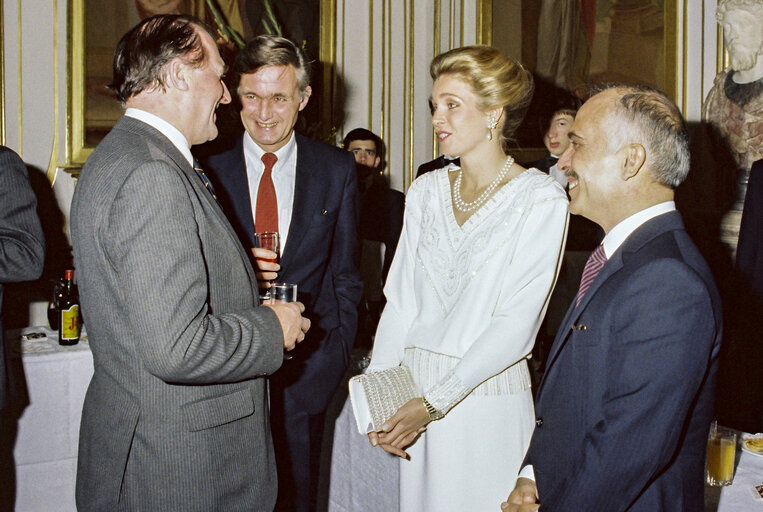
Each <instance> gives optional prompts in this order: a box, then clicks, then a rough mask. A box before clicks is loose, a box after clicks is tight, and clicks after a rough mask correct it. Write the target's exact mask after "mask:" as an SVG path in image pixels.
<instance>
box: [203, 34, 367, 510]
mask: <svg viewBox="0 0 763 512" xmlns="http://www.w3.org/2000/svg"><path fill="white" fill-rule="evenodd" d="M233 90H234V95H235V97H236V99H237V101H238V102H239V104H240V105H239V106H240V109H241V112H240V115H241V121H242V122H243V125H244V128H245V129H246V131H245V133H244V134H242V136H241V137H240V138H238V140H237V142H236V146H235V147H234V148H233V149H232V150H229V151H227V152H224V153H221V154H218V155H214V156H212V157H210V158H209V161H208V162H207V167H208V168H209V169H210V171H212V172H213V176H212V178H213V180H214V184H215V188H216V190H217V191H218V194H219V197H220V201H221V204H222V205H223V209H224V210H225V211H226V213H227V215H228V217H229V218H230V220H231V222H232V223H233V225H234V227H235V228H236V231H237V233H238V236H239V238H240V239H241V242H242V243H243V244H244V246H245V247H253V246H254V238H253V237H254V232H255V231H258V232H260V231H278V232H279V233H280V238H281V260H280V266H279V264H277V263H270V262H268V261H265V259H264V258H272V257H274V256H275V255H274V254H273V253H270V252H269V251H265V250H264V249H260V248H256V249H254V250H253V253H254V255H255V258H256V260H255V265H256V266H257V268H258V278H259V279H260V280H261V281H262V283H263V284H264V285H266V283H267V282H268V281H269V280H272V279H276V278H277V279H278V280H279V281H283V282H289V283H296V284H297V285H298V293H299V297H300V300H302V301H303V302H304V303H305V307H306V313H305V314H306V315H307V316H308V317H309V318H310V319H311V320H312V322H313V326H314V327H313V329H312V330H311V335H310V336H309V337H308V342H307V343H305V344H303V345H302V346H301V347H300V348H299V350H296V351H294V354H293V359H292V360H291V361H288V362H287V363H286V364H284V366H283V367H282V368H281V370H280V371H279V372H278V373H276V375H275V376H274V377H273V379H272V380H271V383H272V386H271V405H272V418H273V437H274V440H275V445H276V462H277V465H278V505H277V509H278V510H279V511H289V510H299V511H307V510H314V509H315V501H316V495H317V484H318V468H319V466H320V449H321V440H322V434H323V423H324V412H325V410H326V407H327V406H328V403H329V400H330V399H331V396H332V395H333V393H334V391H335V389H336V387H337V385H338V384H339V382H340V381H341V378H342V376H343V374H344V372H345V370H346V368H347V365H348V363H349V358H350V352H351V350H352V344H353V341H354V338H355V329H356V325H357V317H358V311H357V306H358V302H359V300H360V296H361V293H362V281H361V279H360V274H359V272H358V267H357V257H358V231H357V216H358V183H357V175H356V172H355V161H354V159H353V157H352V155H351V154H350V153H348V152H346V151H343V150H341V149H339V148H336V147H332V146H329V145H326V144H323V143H320V142H316V141H314V140H310V139H308V138H306V137H304V136H302V135H300V134H299V133H296V132H294V125H295V123H296V121H297V117H298V114H299V112H300V111H301V110H302V109H303V108H304V107H305V106H306V105H307V102H308V100H309V98H310V94H311V88H310V85H309V70H308V62H307V59H306V57H305V55H304V52H303V51H302V50H301V49H300V48H299V47H298V46H296V45H295V44H294V43H292V42H291V41H289V40H287V39H284V38H281V37H275V36H258V37H256V38H255V39H253V40H252V41H250V42H249V43H248V44H247V45H246V47H244V48H243V49H242V50H241V51H240V52H239V54H238V55H237V56H236V61H235V63H234V65H233Z"/></svg>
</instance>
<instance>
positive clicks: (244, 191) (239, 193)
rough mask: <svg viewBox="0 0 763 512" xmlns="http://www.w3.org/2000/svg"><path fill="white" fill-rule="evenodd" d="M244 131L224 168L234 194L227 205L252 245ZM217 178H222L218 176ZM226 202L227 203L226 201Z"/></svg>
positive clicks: (252, 222) (229, 189)
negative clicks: (232, 155)
mask: <svg viewBox="0 0 763 512" xmlns="http://www.w3.org/2000/svg"><path fill="white" fill-rule="evenodd" d="M244 137H246V132H244V133H243V134H242V135H241V137H239V139H238V144H237V145H236V149H235V151H234V152H233V154H234V160H233V161H232V162H231V166H230V169H228V170H226V176H225V179H226V180H228V181H229V182H230V183H232V185H231V186H229V187H227V189H228V193H230V194H231V195H234V196H235V197H232V198H231V201H230V204H229V205H228V206H230V207H232V208H233V210H234V211H233V214H234V215H235V216H236V218H237V219H239V221H240V223H241V228H242V229H244V231H246V237H247V240H248V241H249V247H254V216H253V215H252V198H251V195H250V192H249V177H248V174H247V171H246V160H245V158H244ZM218 179H222V178H220V177H218ZM226 204H227V203H226Z"/></svg>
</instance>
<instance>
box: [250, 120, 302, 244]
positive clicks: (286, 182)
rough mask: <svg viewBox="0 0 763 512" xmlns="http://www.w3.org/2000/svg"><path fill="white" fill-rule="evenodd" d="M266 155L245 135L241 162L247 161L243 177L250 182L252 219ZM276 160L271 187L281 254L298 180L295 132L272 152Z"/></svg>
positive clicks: (287, 234)
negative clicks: (276, 206) (276, 215)
mask: <svg viewBox="0 0 763 512" xmlns="http://www.w3.org/2000/svg"><path fill="white" fill-rule="evenodd" d="M265 153H267V151H265V150H263V149H262V148H261V147H260V146H258V145H257V143H256V142H254V140H253V139H252V137H251V136H250V135H249V134H248V133H244V161H245V162H246V177H247V179H248V180H249V198H250V199H251V201H252V218H253V219H254V218H255V214H256V212H257V191H258V190H259V188H260V179H261V178H262V174H263V173H264V172H265V164H264V163H263V162H262V155H264V154H265ZM275 155H276V157H278V161H277V162H276V163H275V165H274V166H273V172H272V177H273V186H274V187H275V189H276V200H277V201H278V234H279V235H280V236H279V239H280V241H281V253H282V254H283V248H284V247H285V246H286V238H287V237H288V236H289V224H290V223H291V214H292V210H293V206H294V184H295V182H296V179H297V140H296V138H295V137H294V132H292V134H291V138H290V139H289V142H287V143H286V144H285V145H284V146H283V147H282V148H280V149H279V150H278V151H275Z"/></svg>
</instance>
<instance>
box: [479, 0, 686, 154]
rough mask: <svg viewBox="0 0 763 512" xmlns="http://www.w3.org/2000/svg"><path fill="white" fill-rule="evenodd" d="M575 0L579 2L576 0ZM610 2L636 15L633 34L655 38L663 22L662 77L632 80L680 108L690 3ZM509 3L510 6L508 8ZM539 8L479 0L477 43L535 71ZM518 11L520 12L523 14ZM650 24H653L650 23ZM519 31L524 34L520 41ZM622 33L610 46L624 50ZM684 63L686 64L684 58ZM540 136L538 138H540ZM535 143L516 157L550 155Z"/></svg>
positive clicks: (529, 0)
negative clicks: (682, 29)
mask: <svg viewBox="0 0 763 512" xmlns="http://www.w3.org/2000/svg"><path fill="white" fill-rule="evenodd" d="M565 1H567V0H565ZM574 1H575V2H576V3H577V0H574ZM563 3H564V2H563V1H561V0H557V4H556V5H561V4H563ZM609 3H610V4H612V5H615V4H619V5H618V7H619V8H621V10H622V9H623V7H622V6H623V5H624V6H626V7H627V8H628V9H632V10H631V11H629V12H627V14H628V15H631V13H635V14H633V15H632V16H631V17H629V18H628V19H626V20H625V23H626V29H627V30H632V31H633V32H634V33H639V31H641V32H642V33H644V34H647V35H650V34H651V36H652V39H654V35H655V34H656V31H658V30H660V28H659V26H660V25H661V30H662V44H661V48H660V49H658V50H655V51H656V53H657V54H659V55H658V57H659V58H660V60H661V62H660V64H661V66H662V69H663V73H662V76H661V77H658V78H657V79H656V80H651V81H650V80H639V79H636V80H632V82H633V83H636V82H638V83H645V84H647V85H653V86H656V87H658V88H660V89H662V90H663V91H664V92H665V93H666V94H667V95H668V96H669V97H670V98H671V99H673V101H675V102H676V103H677V104H678V105H679V107H681V106H682V104H681V102H679V98H680V97H681V96H680V94H679V90H678V84H679V83H680V77H682V76H684V75H685V70H684V69H682V68H679V62H680V60H679V55H678V48H679V44H678V43H679V37H681V34H680V33H679V22H680V20H684V19H685V16H686V10H687V9H688V4H687V2H683V3H682V4H681V5H683V12H679V2H678V0H658V1H657V2H653V1H652V0H642V1H639V0H627V1H625V2H622V1H621V2H617V1H610V2H609ZM601 4H602V2H599V7H600V6H601ZM639 4H643V5H639ZM509 5H510V6H511V7H507V6H509ZM659 5H661V6H662V19H661V20H660V19H656V20H655V18H654V14H655V13H654V11H655V9H658V8H659ZM540 7H541V2H539V1H538V0H523V1H519V2H511V4H509V3H506V2H503V1H501V0H477V42H478V43H480V44H488V45H493V46H496V47H497V48H499V49H501V50H502V51H504V52H505V53H506V54H507V55H510V56H512V57H514V58H517V59H518V60H520V61H521V62H523V63H524V64H525V65H528V67H529V68H530V69H531V70H532V71H535V67H536V66H535V64H536V55H537V43H536V41H534V39H537V37H538V35H537V34H538V26H537V23H538V13H539V10H540ZM507 8H508V9H514V10H515V11H514V12H512V16H511V17H508V16H506V15H505V14H504V15H503V18H502V14H503V13H504V12H505V10H506V9H507ZM639 9H641V10H639ZM519 11H521V15H520V12H519ZM528 12H529V14H528ZM640 13H645V14H644V15H643V18H642V19H639V18H638V15H639V14H640ZM650 16H651V18H650ZM597 22H598V19H597ZM655 22H657V23H655ZM659 22H661V23H659ZM511 23H518V24H519V25H520V26H519V27H515V28H519V30H511V28H512V27H511V26H507V25H506V24H511ZM639 23H641V24H639ZM649 23H651V25H649ZM628 24H630V25H628ZM496 25H497V26H499V27H502V29H501V33H498V32H497V31H495V28H494V27H496ZM599 28H600V27H599V25H597V31H598V29H599ZM517 32H519V33H521V34H522V36H521V41H520V42H518V41H517V36H516V33H517ZM507 34H510V35H511V37H514V40H513V41H512V44H511V45H510V46H511V48H508V47H507V48H503V46H505V45H507V42H506V41H505V39H506V37H508V36H507ZM621 34H622V32H620V33H616V32H615V31H614V30H613V31H612V32H611V33H610V34H609V35H608V37H609V39H608V42H607V46H608V48H609V47H611V45H612V44H613V41H614V43H620V48H621V49H622V47H623V46H626V48H627V45H624V44H623V43H622V38H623V36H622V35H621ZM597 36H598V32H597ZM618 38H620V40H619V39H618ZM595 44H596V42H594V45H595ZM518 45H519V46H521V50H518V48H517V46H518ZM595 51H596V47H594V49H593V52H595ZM594 58H595V57H594ZM683 66H686V60H685V59H684V63H683ZM607 71H608V70H607ZM602 76H604V77H605V78H606V81H623V82H626V83H628V82H629V81H631V80H628V79H627V78H628V77H626V79H625V80H623V79H621V78H620V76H618V75H617V73H609V74H607V73H603V74H602ZM652 78H653V77H652ZM592 81H597V80H592ZM527 124H528V122H527V121H526V123H525V125H527ZM537 138H538V139H539V137H537ZM535 146H536V145H531V146H529V147H528V146H527V145H522V144H520V147H519V149H518V150H517V153H518V155H517V158H518V159H524V160H522V161H527V162H529V161H532V160H535V159H537V158H540V157H542V156H544V155H545V154H547V151H546V149H545V148H544V147H542V145H541V144H539V145H538V146H540V147H535Z"/></svg>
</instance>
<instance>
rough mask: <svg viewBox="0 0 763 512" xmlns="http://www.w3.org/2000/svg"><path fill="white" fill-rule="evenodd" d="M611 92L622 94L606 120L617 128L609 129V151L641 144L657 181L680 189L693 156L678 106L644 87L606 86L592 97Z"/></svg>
mask: <svg viewBox="0 0 763 512" xmlns="http://www.w3.org/2000/svg"><path fill="white" fill-rule="evenodd" d="M609 89H615V90H616V91H617V92H618V93H619V95H618V97H617V99H616V100H615V101H614V103H613V108H612V109H611V116H610V118H609V119H608V120H607V121H608V122H611V123H612V124H613V125H614V126H613V127H612V128H610V127H607V128H606V131H607V133H609V134H610V138H609V146H610V148H611V149H613V150H617V149H620V148H622V147H623V146H625V145H626V144H632V143H637V144H641V145H642V146H643V147H644V149H645V150H646V161H647V165H648V168H649V169H650V171H651V173H652V174H653V176H654V178H655V180H657V182H658V183H661V184H662V185H665V186H668V187H670V188H674V189H675V188H676V187H678V186H679V185H680V184H681V183H683V181H684V180H685V179H686V176H687V175H688V174H689V162H690V155H689V134H688V131H687V129H686V122H685V121H684V119H683V117H682V116H681V112H680V111H679V110H678V107H677V106H676V104H675V103H673V101H671V100H670V98H668V97H667V96H665V94H663V93H662V92H660V91H658V90H657V89H653V88H651V87H647V86H643V85H619V84H606V85H603V86H599V87H598V88H597V89H596V90H595V91H593V93H594V94H596V93H599V92H603V91H604V90H609Z"/></svg>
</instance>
